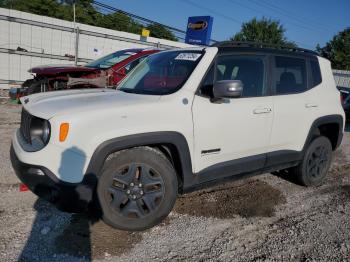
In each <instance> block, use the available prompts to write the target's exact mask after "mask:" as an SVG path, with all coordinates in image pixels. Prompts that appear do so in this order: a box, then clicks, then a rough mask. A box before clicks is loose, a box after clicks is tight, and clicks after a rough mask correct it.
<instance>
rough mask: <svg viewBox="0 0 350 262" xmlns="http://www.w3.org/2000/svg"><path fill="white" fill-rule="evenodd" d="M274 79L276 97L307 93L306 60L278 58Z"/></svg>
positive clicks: (276, 58)
mask: <svg viewBox="0 0 350 262" xmlns="http://www.w3.org/2000/svg"><path fill="white" fill-rule="evenodd" d="M273 79H274V87H275V92H276V95H282V94H293V93H300V92H304V91H306V90H307V84H306V83H307V81H306V63H305V59H302V58H292V57H283V56H276V57H275V67H274V69H273Z"/></svg>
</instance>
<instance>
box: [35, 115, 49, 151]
mask: <svg viewBox="0 0 350 262" xmlns="http://www.w3.org/2000/svg"><path fill="white" fill-rule="evenodd" d="M50 129H51V127H50V122H49V121H47V120H45V119H41V118H37V117H35V118H33V119H32V121H31V125H30V137H31V140H32V141H37V142H39V141H40V142H41V143H42V144H43V145H46V144H47V143H48V142H49V140H50ZM38 140H39V141H38Z"/></svg>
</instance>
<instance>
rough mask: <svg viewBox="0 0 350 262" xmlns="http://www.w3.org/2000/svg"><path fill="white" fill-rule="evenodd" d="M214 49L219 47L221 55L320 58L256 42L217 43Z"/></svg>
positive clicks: (312, 53) (287, 48)
mask: <svg viewBox="0 0 350 262" xmlns="http://www.w3.org/2000/svg"><path fill="white" fill-rule="evenodd" d="M212 47H217V48H218V49H219V53H226V52H249V53H269V54H283V55H298V56H313V57H315V56H319V54H318V53H317V52H315V51H312V50H308V49H304V48H299V47H291V46H284V45H275V44H266V43H256V42H238V41H224V42H218V43H215V44H214V45H212Z"/></svg>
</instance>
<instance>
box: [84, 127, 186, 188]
mask: <svg viewBox="0 0 350 262" xmlns="http://www.w3.org/2000/svg"><path fill="white" fill-rule="evenodd" d="M161 144H162V145H167V144H170V145H172V146H175V148H176V150H177V151H178V155H179V160H180V164H181V172H182V174H181V177H182V179H183V184H184V185H186V184H188V183H190V181H192V176H193V173H192V161H191V155H190V150H189V147H188V143H187V140H186V138H185V137H184V136H183V135H182V134H180V133H178V132H172V131H163V132H150V133H141V134H135V135H128V136H122V137H117V138H113V139H110V140H107V141H105V142H103V143H102V144H100V145H99V146H98V147H97V148H96V149H95V151H94V153H93V155H92V157H91V159H90V163H89V165H88V168H87V171H86V174H88V175H94V176H95V177H98V175H99V173H100V171H101V169H102V167H103V164H104V162H105V160H106V159H107V157H108V156H109V155H110V154H112V153H115V152H117V151H120V150H124V149H128V148H133V147H137V146H153V145H161Z"/></svg>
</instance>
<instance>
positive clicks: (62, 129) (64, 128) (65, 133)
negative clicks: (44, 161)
mask: <svg viewBox="0 0 350 262" xmlns="http://www.w3.org/2000/svg"><path fill="white" fill-rule="evenodd" d="M68 132H69V124H68V123H62V124H61V126H60V142H64V141H65V140H66V138H67V136H68Z"/></svg>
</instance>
